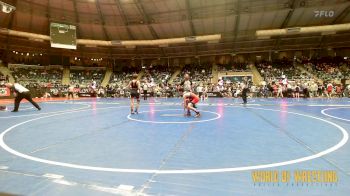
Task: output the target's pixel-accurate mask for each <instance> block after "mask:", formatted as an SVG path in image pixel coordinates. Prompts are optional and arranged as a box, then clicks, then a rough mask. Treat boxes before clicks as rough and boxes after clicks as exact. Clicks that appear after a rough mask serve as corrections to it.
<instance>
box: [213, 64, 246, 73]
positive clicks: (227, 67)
mask: <svg viewBox="0 0 350 196" xmlns="http://www.w3.org/2000/svg"><path fill="white" fill-rule="evenodd" d="M218 70H219V71H223V72H225V71H229V72H242V71H250V69H249V64H248V63H246V62H245V63H232V64H221V65H218Z"/></svg>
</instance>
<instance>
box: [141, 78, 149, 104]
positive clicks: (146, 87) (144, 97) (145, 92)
mask: <svg viewBox="0 0 350 196" xmlns="http://www.w3.org/2000/svg"><path fill="white" fill-rule="evenodd" d="M142 88H143V100H147V91H148V84H147V81H146V82H145V83H144V84H143V87H142Z"/></svg>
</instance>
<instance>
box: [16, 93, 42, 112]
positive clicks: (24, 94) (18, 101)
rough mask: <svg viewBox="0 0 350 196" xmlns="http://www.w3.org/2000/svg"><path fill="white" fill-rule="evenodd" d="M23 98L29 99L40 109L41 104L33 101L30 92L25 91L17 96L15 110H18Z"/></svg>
mask: <svg viewBox="0 0 350 196" xmlns="http://www.w3.org/2000/svg"><path fill="white" fill-rule="evenodd" d="M22 99H26V100H28V101H29V102H30V103H31V104H33V105H34V106H35V107H36V108H37V109H38V110H39V109H40V106H39V105H38V104H37V103H36V102H35V101H33V99H32V96H31V95H30V93H29V92H24V93H17V97H16V98H15V109H14V111H18V108H19V104H20V103H21V101H22Z"/></svg>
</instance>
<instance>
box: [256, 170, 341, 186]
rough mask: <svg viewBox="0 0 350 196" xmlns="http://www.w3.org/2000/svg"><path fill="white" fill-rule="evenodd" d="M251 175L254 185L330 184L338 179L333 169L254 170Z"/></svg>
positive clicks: (333, 183) (335, 182) (334, 183)
mask: <svg viewBox="0 0 350 196" xmlns="http://www.w3.org/2000/svg"><path fill="white" fill-rule="evenodd" d="M251 177H252V181H253V182H254V185H256V186H265V185H276V184H277V185H278V186H279V185H286V186H304V185H316V186H318V185H320V186H323V185H325V186H332V185H336V184H337V183H338V181H339V178H338V174H337V172H336V171H334V170H293V171H290V170H256V171H252V172H251Z"/></svg>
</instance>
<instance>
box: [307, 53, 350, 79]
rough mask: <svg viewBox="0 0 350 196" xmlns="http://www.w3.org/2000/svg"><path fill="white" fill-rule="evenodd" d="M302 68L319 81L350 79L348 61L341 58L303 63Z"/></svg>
mask: <svg viewBox="0 0 350 196" xmlns="http://www.w3.org/2000/svg"><path fill="white" fill-rule="evenodd" d="M303 64H304V67H305V68H306V69H307V70H308V71H309V72H311V73H313V74H314V75H315V76H316V77H317V78H319V79H321V80H326V81H331V80H341V79H347V78H350V60H349V59H344V58H341V57H334V58H330V57H328V58H320V59H312V60H305V59H304V61H303Z"/></svg>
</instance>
